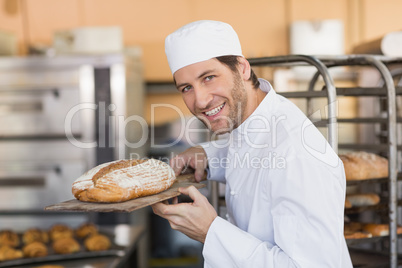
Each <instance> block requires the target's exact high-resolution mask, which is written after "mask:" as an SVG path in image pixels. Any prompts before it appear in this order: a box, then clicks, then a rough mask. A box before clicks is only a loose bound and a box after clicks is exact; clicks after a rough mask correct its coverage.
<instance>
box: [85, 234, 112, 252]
mask: <svg viewBox="0 0 402 268" xmlns="http://www.w3.org/2000/svg"><path fill="white" fill-rule="evenodd" d="M84 245H85V248H86V249H87V250H89V251H100V250H107V249H109V248H110V245H111V243H110V239H109V238H108V237H107V236H105V235H101V234H95V235H92V236H90V237H88V238H87V239H85V241H84Z"/></svg>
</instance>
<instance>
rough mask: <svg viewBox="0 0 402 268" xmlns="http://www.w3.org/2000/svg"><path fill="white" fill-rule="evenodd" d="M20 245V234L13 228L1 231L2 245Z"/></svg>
mask: <svg viewBox="0 0 402 268" xmlns="http://www.w3.org/2000/svg"><path fill="white" fill-rule="evenodd" d="M19 245H20V238H19V237H18V234H17V233H16V232H14V231H12V230H2V231H0V246H10V247H14V248H15V247H18V246H19Z"/></svg>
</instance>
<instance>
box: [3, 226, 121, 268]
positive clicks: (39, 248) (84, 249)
mask: <svg viewBox="0 0 402 268" xmlns="http://www.w3.org/2000/svg"><path fill="white" fill-rule="evenodd" d="M123 254H124V247H122V246H118V245H115V244H114V243H113V235H112V234H110V233H107V232H104V231H101V230H99V228H98V227H97V226H96V225H94V224H92V223H84V224H82V225H80V226H79V227H78V228H76V229H73V228H71V227H70V226H67V225H65V224H55V225H53V226H52V227H51V228H50V229H48V230H42V229H39V228H30V229H28V230H26V231H24V232H23V233H17V232H14V231H12V230H0V267H15V266H19V265H30V264H32V265H33V267H40V264H41V263H43V262H49V261H64V260H71V259H81V258H89V257H102V256H121V255H123Z"/></svg>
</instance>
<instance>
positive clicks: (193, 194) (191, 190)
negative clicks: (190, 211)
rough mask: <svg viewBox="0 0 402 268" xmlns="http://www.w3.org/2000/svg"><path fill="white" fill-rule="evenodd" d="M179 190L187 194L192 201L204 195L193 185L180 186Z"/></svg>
mask: <svg viewBox="0 0 402 268" xmlns="http://www.w3.org/2000/svg"><path fill="white" fill-rule="evenodd" d="M179 192H180V193H182V194H185V195H188V196H189V197H190V198H191V199H192V200H193V201H196V200H198V199H199V198H200V197H204V196H203V195H202V194H201V193H200V191H198V190H197V188H195V187H194V186H189V187H180V188H179Z"/></svg>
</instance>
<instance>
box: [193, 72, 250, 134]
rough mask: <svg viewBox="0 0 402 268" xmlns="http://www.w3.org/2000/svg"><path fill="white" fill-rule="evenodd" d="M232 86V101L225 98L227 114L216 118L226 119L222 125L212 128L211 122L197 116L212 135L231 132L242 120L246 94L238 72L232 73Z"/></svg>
mask: <svg viewBox="0 0 402 268" xmlns="http://www.w3.org/2000/svg"><path fill="white" fill-rule="evenodd" d="M233 79H234V86H233V89H232V90H231V97H232V100H231V101H232V103H229V102H228V101H229V100H227V102H226V105H227V106H228V108H229V114H228V115H227V116H222V117H221V118H218V119H217V120H218V121H221V120H223V121H226V124H225V126H224V127H221V128H219V129H216V130H213V129H212V126H211V123H210V122H209V121H208V119H206V118H199V119H200V120H201V122H202V123H203V124H204V125H205V126H206V127H207V128H208V129H209V130H211V131H213V134H214V135H222V134H225V133H229V132H231V131H232V130H233V129H236V128H237V127H239V126H240V125H241V123H242V122H243V120H244V114H245V112H246V109H247V94H246V89H245V86H244V84H243V83H242V79H241V77H240V74H239V73H234V74H233Z"/></svg>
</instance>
